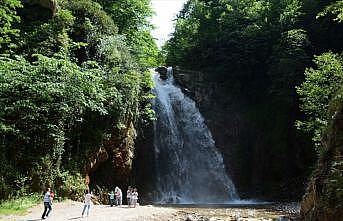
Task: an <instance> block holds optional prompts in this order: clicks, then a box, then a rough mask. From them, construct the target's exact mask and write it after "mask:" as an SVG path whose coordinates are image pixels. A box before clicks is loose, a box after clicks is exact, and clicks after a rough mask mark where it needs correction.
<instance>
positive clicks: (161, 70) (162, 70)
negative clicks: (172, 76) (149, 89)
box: [155, 66, 168, 80]
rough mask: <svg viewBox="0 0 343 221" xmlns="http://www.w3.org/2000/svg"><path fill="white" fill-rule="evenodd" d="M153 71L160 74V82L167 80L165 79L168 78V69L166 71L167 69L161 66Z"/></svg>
mask: <svg viewBox="0 0 343 221" xmlns="http://www.w3.org/2000/svg"><path fill="white" fill-rule="evenodd" d="M155 71H156V72H157V73H159V74H160V78H161V79H162V80H167V78H168V75H167V72H168V69H167V67H164V66H161V67H158V68H156V69H155Z"/></svg>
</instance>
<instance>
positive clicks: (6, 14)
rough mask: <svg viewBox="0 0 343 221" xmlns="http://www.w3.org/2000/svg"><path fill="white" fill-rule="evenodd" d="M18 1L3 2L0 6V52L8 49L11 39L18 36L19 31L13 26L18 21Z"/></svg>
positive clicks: (8, 0) (19, 3)
mask: <svg viewBox="0 0 343 221" xmlns="http://www.w3.org/2000/svg"><path fill="white" fill-rule="evenodd" d="M21 6H22V5H21V2H20V0H3V1H2V2H1V5H0V50H1V51H2V50H3V49H4V48H6V47H8V43H9V42H10V41H11V38H12V37H14V36H18V33H19V30H18V29H16V28H14V26H13V25H14V24H15V23H16V22H18V21H19V16H17V11H16V9H17V8H20V7H21Z"/></svg>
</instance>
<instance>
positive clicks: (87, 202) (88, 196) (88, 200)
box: [82, 190, 92, 217]
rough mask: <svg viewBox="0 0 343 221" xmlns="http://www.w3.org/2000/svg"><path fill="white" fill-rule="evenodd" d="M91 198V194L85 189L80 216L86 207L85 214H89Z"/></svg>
mask: <svg viewBox="0 0 343 221" xmlns="http://www.w3.org/2000/svg"><path fill="white" fill-rule="evenodd" d="M91 199H92V194H91V193H89V190H86V194H85V204H84V206H83V211H82V217H83V215H84V214H85V211H86V209H87V216H89V210H90V207H91Z"/></svg>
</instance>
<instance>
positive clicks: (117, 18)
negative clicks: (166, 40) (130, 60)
mask: <svg viewBox="0 0 343 221" xmlns="http://www.w3.org/2000/svg"><path fill="white" fill-rule="evenodd" d="M97 2H99V3H100V4H101V5H102V6H103V7H104V10H105V11H106V12H107V13H108V14H109V16H111V17H112V19H113V21H114V22H115V24H116V25H117V27H118V30H119V34H121V35H122V36H124V41H125V42H126V45H128V46H129V48H130V52H131V54H132V55H133V56H134V57H135V58H136V59H137V62H138V64H139V65H140V67H142V68H148V67H154V66H158V65H160V64H161V61H160V60H159V58H160V57H161V55H160V54H159V50H158V48H157V45H156V43H155V41H154V39H153V37H152V35H151V33H150V31H151V30H152V28H153V27H152V26H151V24H150V23H149V18H150V17H151V16H152V15H153V11H152V9H151V6H150V0H119V1H107V0H97Z"/></svg>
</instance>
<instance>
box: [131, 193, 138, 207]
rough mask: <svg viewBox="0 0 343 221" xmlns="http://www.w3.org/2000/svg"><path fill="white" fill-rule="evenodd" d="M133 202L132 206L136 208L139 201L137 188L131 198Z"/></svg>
mask: <svg viewBox="0 0 343 221" xmlns="http://www.w3.org/2000/svg"><path fill="white" fill-rule="evenodd" d="M131 197H132V198H131V200H132V205H133V207H136V204H137V201H138V192H137V188H134V189H133V192H132V196H131Z"/></svg>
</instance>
